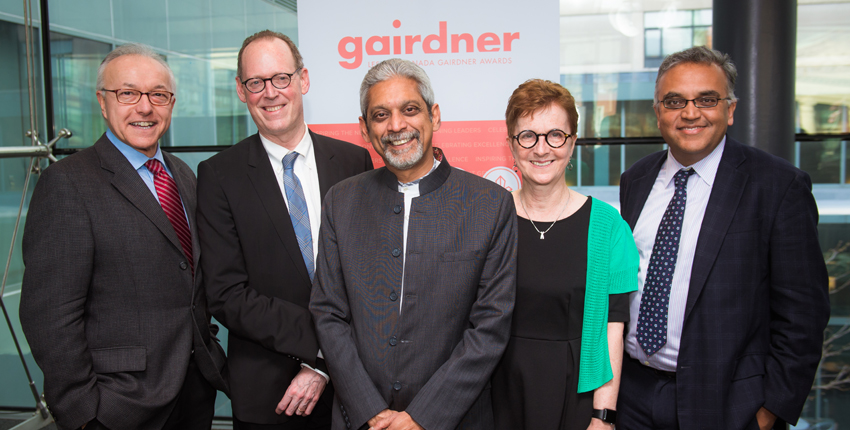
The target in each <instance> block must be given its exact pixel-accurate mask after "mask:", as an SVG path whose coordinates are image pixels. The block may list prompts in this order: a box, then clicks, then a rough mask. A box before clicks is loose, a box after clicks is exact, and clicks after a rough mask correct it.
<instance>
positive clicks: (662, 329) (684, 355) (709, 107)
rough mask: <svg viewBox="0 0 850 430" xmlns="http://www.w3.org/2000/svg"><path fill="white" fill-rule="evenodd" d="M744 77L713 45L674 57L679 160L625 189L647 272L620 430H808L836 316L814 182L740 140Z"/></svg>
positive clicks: (664, 126)
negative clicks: (731, 129)
mask: <svg viewBox="0 0 850 430" xmlns="http://www.w3.org/2000/svg"><path fill="white" fill-rule="evenodd" d="M736 75H737V72H736V69H735V66H734V64H733V63H732V62H731V60H730V59H729V56H728V55H724V54H722V53H720V52H717V51H714V50H711V49H707V48H705V47H695V48H691V49H688V50H685V51H682V52H678V53H675V54H672V55H670V56H669V57H667V58H666V59H665V60H664V62H663V63H662V64H661V67H660V68H659V71H658V78H657V80H656V85H655V112H656V114H657V116H658V128H659V130H660V131H661V135H662V136H663V137H664V140H665V141H666V142H667V144H668V145H669V150H668V151H663V152H659V153H656V154H653V155H650V156H647V157H646V158H644V159H642V160H640V161H638V162H637V163H635V165H634V166H632V167H631V168H630V169H629V170H627V171H626V172H625V173H624V174H623V176H622V178H621V182H620V203H621V210H622V214H623V218H624V219H625V220H626V221H627V222H628V223H629V224H630V225H631V226H632V230H633V231H634V236H635V242H636V244H637V246H638V250H639V251H640V257H641V264H640V273H639V275H638V276H639V283H638V284H639V290H638V291H637V292H636V293H634V294H633V295H632V298H631V321H630V323H629V327H628V333H627V335H626V351H627V354H626V357H625V359H624V364H623V376H622V382H621V385H620V398H619V403H618V411H619V425H618V428H623V429H626V430H636V429H680V428H681V429H712V430H715V429H724V430H737V429H756V428H760V429H769V428H771V427H772V426H773V425H774V422H775V421H776V420H777V418H779V419H781V420H784V421H786V422H790V423H794V422H796V421H797V419H798V418H799V416H800V412H801V410H802V408H803V404H804V402H805V400H806V396H807V395H808V393H809V391H810V389H811V386H812V380H813V378H814V373H815V370H816V368H817V365H818V361H819V359H820V354H821V343H822V340H823V330H824V328H825V327H826V323H827V320H828V318H829V299H828V293H827V274H826V267H825V265H824V261H823V256H822V254H821V250H820V246H819V244H818V232H817V222H818V211H817V206H816V205H815V201H814V199H813V197H812V193H811V180H810V179H809V176H808V175H807V174H806V173H805V172H802V171H800V170H799V169H796V168H794V167H793V166H792V165H790V164H789V163H787V162H786V161H785V160H782V159H779V158H777V157H774V156H772V155H769V154H767V153H765V152H763V151H760V150H758V149H755V148H752V147H749V146H746V145H743V144H742V143H740V142H737V141H735V140H734V139H731V138H728V137H727V136H726V129H727V127H728V126H730V125H732V122H733V114H734V112H735V106H736V99H735V94H734V90H735V78H736ZM668 202H669V203H668ZM671 272H672V275H671ZM653 313H655V314H657V315H654V314H653Z"/></svg>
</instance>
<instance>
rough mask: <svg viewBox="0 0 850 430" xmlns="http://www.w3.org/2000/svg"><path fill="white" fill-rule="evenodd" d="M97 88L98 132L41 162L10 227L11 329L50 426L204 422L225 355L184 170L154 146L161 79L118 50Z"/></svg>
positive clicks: (165, 86)
mask: <svg viewBox="0 0 850 430" xmlns="http://www.w3.org/2000/svg"><path fill="white" fill-rule="evenodd" d="M97 91H98V92H97V99H98V101H99V102H100V106H101V111H102V113H103V117H104V118H105V119H106V123H107V125H108V127H109V129H108V131H107V132H106V133H105V134H104V135H103V136H101V138H100V139H99V140H98V141H97V142H96V143H95V144H94V146H92V147H90V148H88V149H85V150H83V151H81V152H79V153H77V154H75V155H72V156H70V157H67V158H65V159H63V160H61V161H59V162H58V163H56V164H54V165H52V166H50V167H48V168H47V169H46V170H45V171H44V173H43V174H42V175H41V178H40V179H39V181H38V185H37V186H36V188H35V192H34V193H33V197H32V203H31V204H30V209H29V215H28V217H27V224H26V229H25V231H24V239H23V257H24V263H25V264H26V272H25V273H24V279H23V288H22V290H21V309H20V311H21V312H20V315H21V326H22V327H23V329H24V333H25V334H26V336H27V340H28V341H29V345H30V348H31V349H32V354H33V357H34V358H35V360H36V362H37V363H38V365H39V366H40V367H41V369H42V371H43V372H44V397H45V399H46V400H47V403H48V405H49V407H50V410H51V412H52V413H53V416H54V418H55V419H56V424H57V426H58V427H59V429H60V430H69V429H77V428H81V427H85V429H86V430H97V429H103V428H109V429H114V430H117V429H122V430H123V429H128V430H131V429H174V430H178V429H179V430H183V429H197V430H202V429H206V430H208V429H209V428H210V425H211V424H212V418H213V413H214V403H215V394H216V393H215V392H216V389H219V390H222V391H224V392H227V387H226V383H225V381H224V379H223V378H222V375H221V370H222V369H223V367H224V364H225V358H224V351H223V350H222V349H221V347H220V346H219V345H218V343H217V341H216V339H215V338H214V337H212V336H211V335H210V328H211V327H210V325H209V321H210V317H209V315H208V314H207V311H206V296H205V294H204V292H203V289H202V280H201V273H200V272H199V271H198V270H197V267H198V259H199V255H200V253H199V251H200V246H199V244H198V241H197V234H196V230H195V176H194V174H193V173H192V170H191V169H190V168H189V167H188V166H187V165H186V164H185V163H184V162H182V161H181V160H179V159H178V158H176V157H174V156H172V155H170V154H168V153H166V152H163V151H161V150H160V148H159V144H158V142H159V138H160V137H161V136H162V135H163V134H164V133H165V132H166V131H167V130H168V126H169V124H170V123H171V111H172V109H173V107H174V103H175V101H176V98H175V97H174V92H175V91H176V88H175V82H174V75H173V74H172V73H171V70H170V69H169V68H168V65H167V64H166V63H165V61H164V60H163V59H162V57H160V56H159V55H158V54H156V53H155V52H154V51H153V50H152V49H151V48H150V47H147V46H144V45H135V44H131V45H124V46H120V47H118V48H116V49H115V50H114V51H112V52H111V53H109V55H107V56H106V58H105V59H104V60H103V62H102V63H101V65H100V68H99V69H98V73H97Z"/></svg>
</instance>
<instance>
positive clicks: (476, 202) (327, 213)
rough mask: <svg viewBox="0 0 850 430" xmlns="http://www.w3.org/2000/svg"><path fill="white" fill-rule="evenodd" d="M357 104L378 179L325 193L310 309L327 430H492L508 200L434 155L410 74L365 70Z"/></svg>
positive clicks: (364, 178) (511, 228) (400, 68)
mask: <svg viewBox="0 0 850 430" xmlns="http://www.w3.org/2000/svg"><path fill="white" fill-rule="evenodd" d="M360 103H361V110H362V113H363V116H362V117H361V118H360V130H361V133H362V135H363V138H364V139H365V140H368V141H371V142H372V146H373V147H374V148H375V151H377V153H378V154H379V155H380V156H381V157H382V158H383V159H384V162H385V163H386V167H384V168H381V169H377V170H374V171H371V172H367V173H364V174H361V175H358V176H356V177H354V178H350V179H348V180H346V181H343V182H341V183H339V184H337V185H336V186H334V187H333V188H332V189H331V190H330V191H329V192H328V195H327V197H326V198H325V201H324V206H323V209H322V212H323V219H322V227H321V232H320V239H319V243H320V246H319V256H318V261H317V264H316V273H317V280H316V282H315V284H314V286H313V293H312V296H311V301H310V310H311V311H312V313H313V317H314V319H315V321H316V330H317V333H318V336H319V344H320V346H321V348H322V351H323V353H324V356H325V359H326V360H327V365H328V368H329V369H330V373H331V378H332V379H333V380H334V384H335V387H336V398H335V401H334V410H333V414H334V415H333V428H334V429H345V428H355V429H357V428H366V427H369V428H372V429H421V428H426V429H429V430H433V429H454V428H463V429H491V428H493V417H492V407H491V404H490V390H489V389H488V388H486V386H487V381H488V380H489V378H490V374H491V372H492V371H493V369H494V368H495V366H496V364H497V363H498V361H499V358H500V357H501V355H502V352H503V351H504V348H505V345H506V344H507V341H508V335H509V332H510V323H511V314H512V312H513V305H514V290H515V270H516V269H515V262H516V214H515V210H514V204H513V200H512V198H511V196H510V194H509V193H508V192H507V191H505V190H504V189H503V188H501V187H499V186H497V185H496V184H494V183H492V182H490V181H487V180H485V179H482V178H480V177H477V176H474V175H471V174H469V173H466V172H464V171H462V170H458V169H453V168H451V167H450V166H449V163H448V160H447V159H445V158H444V157H443V154H442V151H440V150H439V149H437V148H433V147H432V145H431V138H432V135H433V132H434V131H437V130H438V129H439V128H440V108H439V106H438V105H437V104H435V103H434V92H433V90H432V89H431V83H430V81H429V79H428V76H427V75H426V74H425V72H424V71H423V70H422V69H421V68H420V67H419V66H416V65H415V64H414V63H412V62H410V61H405V60H399V59H391V60H387V61H384V62H382V63H379V64H378V65H376V66H374V67H373V68H372V69H371V70H370V71H369V72H368V73H367V74H366V77H365V78H364V79H363V84H362V86H361V87H360Z"/></svg>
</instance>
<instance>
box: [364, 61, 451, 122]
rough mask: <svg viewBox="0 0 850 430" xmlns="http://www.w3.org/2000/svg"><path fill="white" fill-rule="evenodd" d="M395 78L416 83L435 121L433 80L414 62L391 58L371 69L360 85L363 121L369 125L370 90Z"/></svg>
mask: <svg viewBox="0 0 850 430" xmlns="http://www.w3.org/2000/svg"><path fill="white" fill-rule="evenodd" d="M395 77H401V78H408V79H412V80H413V81H415V82H416V84H417V86H418V87H419V95H420V96H422V100H425V107H426V108H427V109H428V118H431V119H433V116H432V114H431V107H432V106H434V90H433V89H432V88H431V80H430V79H428V75H427V74H426V73H425V71H424V70H422V68H421V67H419V66H417V65H416V63H414V62H412V61H408V60H402V59H401V58H390V59H389V60H384V61H381V62H380V63H378V64H376V65H375V66H374V67H372V68H371V69H369V71H368V72H367V73H366V76H365V77H363V83H362V84H360V112H361V113H362V114H363V120H364V121H366V124H369V117H368V116H366V110H367V109H369V90H370V89H372V87H373V86H375V85H376V84H378V83H381V82H383V81H386V80H388V79H390V78H395Z"/></svg>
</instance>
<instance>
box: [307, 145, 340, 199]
mask: <svg viewBox="0 0 850 430" xmlns="http://www.w3.org/2000/svg"><path fill="white" fill-rule="evenodd" d="M308 132H309V133H310V138H311V139H312V140H313V153H314V154H315V156H316V170H317V171H318V174H319V193H320V194H319V196H320V198H321V201H322V202H324V201H325V195H326V194H327V193H328V190H329V189H330V188H331V186H332V185H334V184H336V183H337V182H338V181H334V175H333V173H334V172H336V171H337V170H336V169H335V166H336V161H334V159H333V158H334V153H333V152H332V151H331V150H330V148H328V147H327V145H326V144H325V142H324V137H323V136H321V135H318V134H316V133H313V132H312V131H309V130H308Z"/></svg>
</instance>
